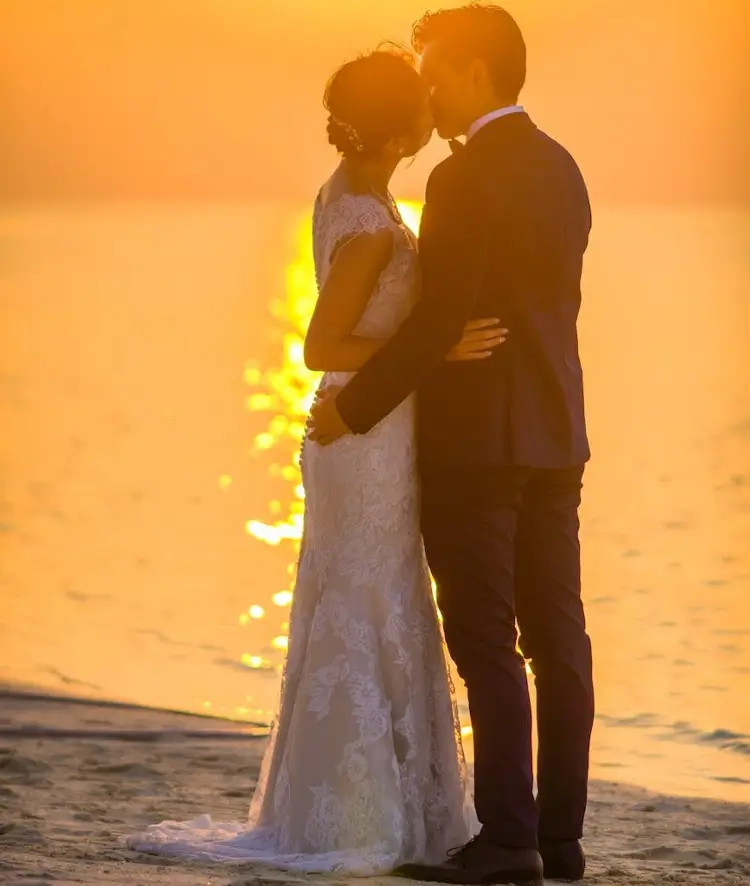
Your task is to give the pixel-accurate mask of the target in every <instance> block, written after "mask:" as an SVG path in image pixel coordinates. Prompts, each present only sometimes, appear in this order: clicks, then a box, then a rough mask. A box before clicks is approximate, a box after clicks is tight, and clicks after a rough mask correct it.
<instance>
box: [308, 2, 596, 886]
mask: <svg viewBox="0 0 750 886" xmlns="http://www.w3.org/2000/svg"><path fill="white" fill-rule="evenodd" d="M414 47H415V49H416V51H417V52H418V53H420V54H421V56H422V74H423V76H424V78H425V80H426V81H427V83H428V84H429V86H430V90H431V96H432V107H433V113H434V117H435V122H436V126H437V130H438V133H439V134H440V135H441V136H442V137H444V138H454V137H455V136H457V135H461V134H465V135H466V144H465V146H459V147H457V148H456V149H455V150H454V153H453V155H452V156H451V157H449V158H448V159H447V160H445V161H444V162H443V163H441V164H440V165H439V166H438V167H437V168H436V169H435V170H434V172H433V173H432V175H431V176H430V179H429V182H428V184H427V195H426V203H425V208H424V214H423V218H422V227H421V233H420V255H421V263H422V271H423V295H422V298H421V300H420V301H419V303H418V305H417V307H416V308H415V310H414V311H413V312H412V314H411V315H410V316H409V317H408V319H407V320H406V321H405V323H404V324H403V325H402V326H401V328H400V329H399V331H398V332H397V334H396V335H395V336H394V337H393V338H392V339H391V340H390V342H389V343H388V344H386V345H385V346H384V347H383V349H382V350H381V351H380V352H379V353H378V354H377V355H376V356H375V357H373V358H372V359H371V360H370V361H369V363H367V364H366V365H365V366H364V367H363V368H362V369H361V371H360V372H359V373H358V374H357V375H356V377H355V378H354V379H352V381H350V382H349V384H347V385H346V387H345V388H343V389H342V390H341V391H340V392H339V393H338V395H337V396H336V398H335V399H329V400H323V401H321V402H320V403H319V404H318V405H317V406H316V407H315V409H314V410H313V417H312V432H311V437H312V439H317V440H318V441H319V442H322V443H328V442H332V441H333V440H335V439H337V438H338V437H340V436H342V435H343V434H346V433H357V434H363V433H366V432H368V431H369V430H370V429H371V428H372V427H374V426H375V425H376V424H377V423H378V422H379V421H380V420H381V419H382V418H384V417H385V416H386V415H388V414H389V413H390V412H391V411H392V410H393V409H394V408H395V407H396V406H397V405H398V404H399V403H400V402H401V401H402V400H403V399H404V398H405V397H407V396H408V395H409V394H411V393H412V392H413V391H416V390H418V391H419V396H418V440H419V461H420V464H419V467H420V475H421V484H422V532H423V535H424V542H425V548H426V552H427V558H428V560H429V565H430V568H431V570H432V573H433V575H434V576H435V578H436V581H437V585H438V604H439V607H440V610H441V612H442V615H443V626H444V629H445V636H446V640H447V643H448V648H449V651H450V653H451V656H452V658H453V659H454V661H455V662H456V665H457V667H458V671H459V673H460V674H461V677H462V678H463V679H464V681H465V683H466V687H467V691H468V697H469V705H470V711H471V722H472V725H473V731H474V752H475V784H476V794H475V801H476V808H477V814H478V816H479V820H480V821H481V823H482V830H481V833H480V835H479V837H478V838H476V839H475V840H473V841H471V842H470V843H469V844H467V846H465V847H463V848H462V849H461V850H460V851H458V852H457V853H456V854H454V855H452V857H451V858H449V859H447V860H446V862H445V863H444V864H442V865H438V866H435V867H425V866H418V865H409V866H407V868H406V869H404V870H403V871H402V872H403V873H406V874H408V875H409V876H412V877H415V878H418V879H425V880H434V881H440V882H454V883H540V882H541V873H542V860H543V862H544V873H545V875H546V876H547V877H549V878H554V879H568V880H576V879H580V878H582V877H583V872H584V856H583V851H582V849H581V846H580V842H579V840H580V837H581V835H582V828H583V819H584V813H585V809H586V793H587V780H588V759H589V742H590V735H591V728H592V723H593V716H594V698H593V684H592V673H591V644H590V641H589V638H588V636H587V634H586V628H585V621H584V613H583V606H582V603H581V579H580V548H579V541H578V528H579V523H578V508H579V505H580V500H581V479H582V476H583V468H584V463H585V462H586V461H587V460H588V458H589V447H588V442H587V437H586V427H585V421H584V407H583V387H582V373H581V364H580V360H579V356H578V338H577V331H576V321H577V318H578V312H579V308H580V302H581V267H582V261H583V254H584V251H585V250H586V246H587V242H588V236H589V230H590V227H591V215H590V207H589V201H588V196H587V192H586V186H585V184H584V181H583V179H582V177H581V173H580V172H579V170H578V167H577V166H576V164H575V162H574V161H573V159H572V158H571V156H570V155H569V154H568V153H567V151H565V150H564V149H563V148H562V147H561V146H560V145H558V144H557V143H556V142H554V141H553V140H552V139H551V138H549V137H548V136H546V135H545V134H544V133H543V132H541V131H540V130H539V129H537V127H536V126H535V125H534V124H533V123H532V122H531V120H530V119H529V117H528V116H527V115H526V113H525V112H524V110H523V109H522V108H521V107H520V106H519V105H518V104H517V100H518V94H519V92H520V90H521V88H522V86H523V84H524V80H525V76H526V47H525V44H524V41H523V37H522V35H521V32H520V30H519V28H518V26H517V24H516V22H515V21H514V20H513V18H512V17H511V16H510V15H509V14H508V13H507V12H506V11H505V10H503V9H501V8H499V7H497V6H480V5H475V4H471V5H469V6H466V7H462V8H458V9H448V10H444V11H441V12H437V13H435V14H428V15H426V16H425V17H424V18H423V19H422V20H421V21H420V22H418V23H417V24H416V26H415V28H414ZM455 144H458V143H455ZM475 317H497V318H499V319H500V321H501V322H502V325H503V326H506V327H507V328H508V329H509V330H510V334H509V338H508V341H507V342H506V343H505V344H504V345H503V346H502V347H500V348H498V349H497V351H496V352H495V353H494V354H493V355H492V357H490V358H489V359H486V360H481V361H476V362H472V363H446V362H443V358H444V357H445V355H446V353H447V352H448V350H449V349H450V348H451V346H452V345H453V344H455V343H456V342H457V341H458V340H459V339H460V337H461V333H462V330H463V328H464V325H465V323H466V321H467V320H469V319H471V318H475ZM516 624H518V627H519V628H520V646H521V649H522V650H523V656H524V657H525V658H526V659H529V660H530V661H531V667H532V670H533V673H534V677H535V681H536V689H537V726H538V737H539V754H538V760H537V766H538V768H537V778H538V795H537V797H536V799H535V798H534V794H533V775H532V772H533V767H532V753H531V706H530V701H529V692H528V685H527V679H526V673H525V667H524V657H522V656H521V655H520V654H519V653H518V651H517V649H516V640H517V635H516Z"/></svg>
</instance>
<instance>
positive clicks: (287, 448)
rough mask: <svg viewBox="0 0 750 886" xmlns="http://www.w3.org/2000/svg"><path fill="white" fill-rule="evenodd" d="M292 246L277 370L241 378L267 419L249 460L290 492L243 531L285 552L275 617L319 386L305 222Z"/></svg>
mask: <svg viewBox="0 0 750 886" xmlns="http://www.w3.org/2000/svg"><path fill="white" fill-rule="evenodd" d="M398 207H399V211H400V212H401V216H402V218H403V220H404V223H405V224H406V225H408V227H409V228H411V230H413V231H414V232H415V233H416V232H417V231H418V229H419V222H420V218H421V213H422V205H421V204H420V203H415V202H407V201H399V202H398ZM294 242H295V255H294V258H293V259H292V261H291V262H290V263H289V264H288V265H287V267H286V272H285V278H286V279H285V286H284V294H283V296H282V297H280V298H279V299H277V300H275V301H274V302H273V303H272V304H271V312H272V314H273V316H274V317H275V318H276V320H277V321H280V322H281V324H282V326H283V329H284V335H283V340H282V354H281V365H280V367H278V368H273V369H270V370H269V369H262V368H261V367H260V366H259V365H258V364H257V363H256V362H254V361H249V362H248V363H247V364H246V366H245V372H244V378H245V382H246V383H247V385H248V387H249V388H250V393H249V395H248V397H247V408H248V409H249V410H250V411H251V412H254V413H261V414H264V415H267V416H268V425H267V427H266V429H265V430H264V431H262V432H261V433H259V434H258V435H257V436H256V437H255V440H254V441H253V449H254V452H255V453H256V454H258V453H270V454H271V456H272V458H273V461H272V463H271V466H270V468H269V470H270V472H271V475H272V476H273V477H275V478H280V479H281V480H282V481H284V483H285V485H286V488H287V489H288V498H287V500H286V501H278V500H274V501H270V502H269V503H268V517H267V518H266V519H265V520H264V519H251V520H248V521H247V523H246V524H245V530H246V532H247V533H248V535H249V536H251V538H254V539H256V540H258V541H260V542H262V543H263V544H267V545H272V546H274V547H276V546H279V545H282V544H283V545H287V546H288V549H289V566H288V569H287V572H288V576H289V584H288V586H287V588H285V589H284V590H281V591H278V592H277V593H275V594H274V595H273V597H272V600H273V604H274V605H275V606H277V607H279V608H281V609H283V608H286V607H288V606H290V604H291V602H292V597H293V594H294V581H295V575H296V562H297V557H298V554H299V546H300V541H301V539H302V524H303V517H304V489H303V488H302V475H301V471H300V457H299V452H300V447H301V444H302V440H303V437H304V433H305V422H306V420H307V415H308V413H309V411H310V407H311V406H312V402H313V397H314V395H315V390H316V388H317V386H318V382H319V380H320V373H318V372H311V371H310V370H309V369H308V368H307V367H306V366H305V361H304V357H303V349H304V340H305V332H306V330H307V326H308V323H309V322H310V317H311V316H312V312H313V308H314V307H315V301H316V299H317V297H318V288H317V284H316V282H315V266H314V262H313V253H312V220H311V218H305V219H304V220H302V221H300V222H299V223H298V225H297V230H296V233H295V239H294ZM229 482H231V480H230V478H228V477H222V478H221V480H220V484H221V486H222V488H226V487H227V486H228V485H229ZM266 615H267V613H266V612H265V609H264V608H263V607H262V606H259V605H257V604H253V605H251V606H250V607H249V608H248V609H247V610H246V611H245V612H243V613H242V614H241V615H240V616H239V621H240V624H241V625H247V624H249V623H250V621H251V620H253V619H260V618H263V617H265V616H266ZM288 629H289V625H288V623H286V622H285V623H284V624H283V625H282V630H281V631H280V633H279V635H278V636H276V637H275V638H274V639H273V640H272V641H271V645H272V647H273V648H274V649H275V650H278V651H280V652H283V651H285V650H286V648H287V632H288ZM241 662H242V664H243V665H245V666H246V667H248V668H250V669H252V670H268V669H270V668H272V667H273V664H272V663H271V662H270V661H269V660H267V659H266V658H264V657H263V656H262V655H254V654H250V653H244V654H243V655H242V658H241Z"/></svg>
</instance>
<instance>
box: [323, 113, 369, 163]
mask: <svg viewBox="0 0 750 886" xmlns="http://www.w3.org/2000/svg"><path fill="white" fill-rule="evenodd" d="M334 129H336V130H338V131H339V132H340V133H341V134H342V135H343V136H344V138H345V139H346V141H347V143H348V147H350V148H351V149H352V150H353V151H356V152H357V153H358V154H361V153H362V151H364V149H365V146H364V145H363V144H362V139H361V138H360V137H359V133H358V132H357V128H356V127H355V126H352V125H351V123H346V122H345V121H344V120H339V118H338V117H334V115H333V114H331V115H330V116H329V118H328V131H329V133H330V134H331V135H333V133H332V132H331V130H334ZM334 144H336V142H335V141H334ZM337 147H341V146H340V145H337Z"/></svg>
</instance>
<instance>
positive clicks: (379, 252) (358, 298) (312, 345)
mask: <svg viewBox="0 0 750 886" xmlns="http://www.w3.org/2000/svg"><path fill="white" fill-rule="evenodd" d="M392 250H393V234H392V232H391V231H389V230H388V229H385V228H384V229H382V230H379V231H376V232H375V233H372V234H370V233H363V234H357V235H356V236H354V237H352V238H351V239H350V240H347V241H346V242H345V243H343V244H342V245H341V246H340V247H338V249H337V250H336V253H335V255H334V259H333V264H332V265H331V269H330V271H329V272H328V276H327V277H326V281H325V283H324V284H323V286H322V288H321V291H320V294H319V296H318V301H317V304H316V305H315V310H314V311H313V316H312V319H311V321H310V326H309V327H308V330H307V335H306V336H305V365H306V366H307V368H308V369H312V370H313V371H316V372H356V371H357V370H358V369H360V368H361V367H362V366H364V364H365V363H367V361H368V360H369V359H370V358H371V357H372V356H374V354H376V353H377V352H378V351H379V350H380V349H381V348H382V347H383V345H384V344H385V343H386V339H374V338H366V337H364V336H361V335H354V334H353V333H354V330H355V329H356V328H357V324H358V323H359V321H360V319H361V317H362V314H363V312H364V310H365V308H366V307H367V303H368V301H369V299H370V296H371V295H372V292H373V290H374V288H375V286H376V285H377V282H378V277H379V276H380V274H381V273H382V271H383V269H384V268H385V266H386V265H387V264H388V262H389V261H390V258H391V253H392ZM506 334H507V329H500V328H499V323H498V321H497V320H492V319H490V320H472V321H470V322H469V323H468V324H467V326H466V328H465V330H464V336H463V338H462V339H461V341H460V342H459V343H458V344H457V345H455V346H454V347H453V348H452V349H451V351H450V352H449V353H448V355H447V357H446V359H448V360H483V359H485V358H486V357H489V356H490V354H491V353H492V349H493V348H494V347H496V346H497V345H499V344H501V343H502V342H503V341H504V340H505V336H506Z"/></svg>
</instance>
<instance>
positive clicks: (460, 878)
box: [395, 837, 544, 886]
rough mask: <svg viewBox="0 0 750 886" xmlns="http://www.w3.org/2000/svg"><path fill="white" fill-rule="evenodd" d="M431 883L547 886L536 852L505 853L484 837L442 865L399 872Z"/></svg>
mask: <svg viewBox="0 0 750 886" xmlns="http://www.w3.org/2000/svg"><path fill="white" fill-rule="evenodd" d="M395 873H396V874H398V875H399V876H401V877H409V879H411V880H426V881H427V882H430V883H462V884H469V886H474V884H513V886H543V884H544V877H543V875H542V858H541V856H540V855H539V853H538V852H537V851H536V849H503V848H502V847H500V846H495V845H493V844H492V843H489V842H488V841H486V840H483V839H482V838H481V837H475V838H474V839H473V840H470V841H469V842H468V843H467V844H466V845H465V846H462V847H461V848H460V849H458V850H456V851H455V852H453V853H451V854H450V856H449V857H448V859H447V860H446V861H444V862H443V863H442V864H439V865H426V864H404V865H401V867H400V868H396V871H395Z"/></svg>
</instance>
